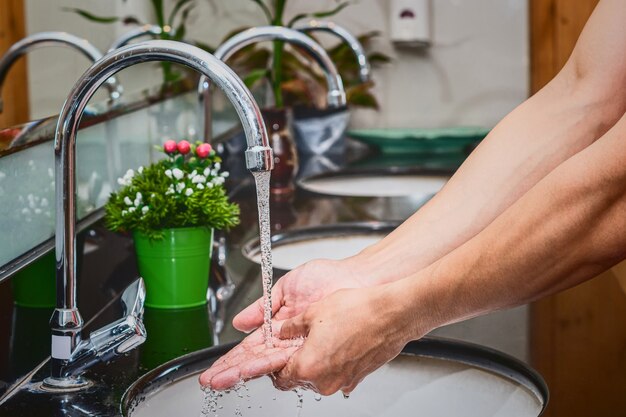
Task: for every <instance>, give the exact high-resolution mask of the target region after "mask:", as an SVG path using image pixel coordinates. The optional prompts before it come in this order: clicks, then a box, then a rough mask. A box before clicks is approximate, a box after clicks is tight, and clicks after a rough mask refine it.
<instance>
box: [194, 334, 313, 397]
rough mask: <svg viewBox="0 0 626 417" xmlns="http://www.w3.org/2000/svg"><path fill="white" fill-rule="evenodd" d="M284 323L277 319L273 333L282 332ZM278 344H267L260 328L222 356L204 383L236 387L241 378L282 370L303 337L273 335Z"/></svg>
mask: <svg viewBox="0 0 626 417" xmlns="http://www.w3.org/2000/svg"><path fill="white" fill-rule="evenodd" d="M281 324H282V323H281V322H273V323H272V328H273V329H272V330H273V334H279V332H280V327H281ZM273 343H274V347H273V348H269V347H267V346H266V345H265V341H264V337H263V330H262V329H257V330H256V331H254V332H253V333H252V334H250V335H249V336H248V337H246V338H245V339H244V340H243V341H242V342H241V343H240V344H238V345H237V346H235V347H234V348H233V349H232V350H230V351H229V352H228V353H226V354H225V355H224V356H222V357H221V358H220V359H218V360H217V361H216V362H215V363H214V364H213V365H212V366H211V368H209V369H207V370H206V371H204V372H203V373H202V375H200V384H201V385H202V386H208V387H211V388H212V389H215V390H224V389H228V388H231V387H233V386H234V385H236V384H237V383H239V382H240V381H246V380H248V379H252V378H256V377H259V376H263V375H267V374H268V373H270V372H273V371H274V370H278V369H282V368H283V367H284V366H285V364H286V363H287V361H288V360H289V358H290V357H291V356H292V355H293V354H294V352H295V351H296V350H297V349H298V347H300V346H301V345H302V339H300V340H281V339H279V338H277V337H274V338H273Z"/></svg>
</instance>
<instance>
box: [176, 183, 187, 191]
mask: <svg viewBox="0 0 626 417" xmlns="http://www.w3.org/2000/svg"><path fill="white" fill-rule="evenodd" d="M184 189H185V183H184V182H179V183H178V184H176V191H177V192H178V193H180V192H181V191H183V190H184Z"/></svg>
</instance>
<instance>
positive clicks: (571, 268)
mask: <svg viewBox="0 0 626 417" xmlns="http://www.w3.org/2000/svg"><path fill="white" fill-rule="evenodd" d="M624 21H626V2H623V1H622V0H602V1H601V2H600V4H599V5H598V7H597V8H596V10H595V11H594V13H593V15H592V16H591V18H590V20H589V22H588V23H587V25H586V27H585V29H584V31H583V33H582V35H581V37H580V39H579V41H578V43H577V45H576V48H575V50H574V52H573V54H572V56H571V57H570V59H569V61H568V62H567V64H566V65H565V67H564V68H563V70H562V71H561V72H560V73H559V75H558V76H557V77H555V79H553V80H552V81H551V82H550V83H549V84H548V85H547V86H546V87H545V88H543V89H542V90H541V91H539V92H538V93H537V94H535V95H534V96H533V97H531V98H530V99H529V100H527V101H526V102H525V103H523V104H522V105H520V106H519V107H518V108H517V109H515V110H514V111H513V112H512V113H511V114H509V115H508V116H507V117H506V118H504V119H503V120H502V121H501V122H500V123H499V124H498V125H497V126H496V127H495V128H494V129H493V131H492V132H491V133H490V134H489V136H488V137H487V138H486V139H485V140H484V141H483V142H482V143H481V145H480V146H479V147H478V148H477V149H476V151H475V152H473V153H472V155H471V156H470V157H469V158H468V159H467V161H466V162H465V163H464V164H463V166H462V167H461V168H460V169H459V170H458V171H457V173H456V174H455V175H454V176H453V177H452V179H451V180H450V181H449V182H448V184H447V185H446V186H445V187H444V189H443V190H442V191H441V192H440V193H438V194H437V196H436V197H435V198H433V199H432V200H431V201H430V202H429V203H428V204H427V205H425V206H424V207H423V208H422V209H420V210H419V211H418V212H417V213H416V214H415V215H413V216H412V217H411V218H409V219H408V220H407V221H406V222H405V223H404V224H403V225H401V226H400V227H399V228H398V229H396V230H395V231H394V232H393V233H391V234H390V235H389V236H388V237H386V238H385V239H383V240H382V241H381V242H380V243H378V244H375V245H373V246H371V247H369V248H367V249H365V250H364V251H363V252H361V253H360V254H358V255H356V256H354V257H352V258H348V259H345V260H342V261H327V260H319V261H313V262H310V263H307V264H305V265H303V266H302V267H299V268H297V269H295V270H294V271H292V272H290V273H289V274H287V275H285V276H284V277H283V278H281V279H280V280H279V281H278V282H277V283H276V285H275V290H274V297H275V305H276V308H275V311H274V313H275V318H276V319H278V320H281V322H280V324H279V326H280V330H278V329H277V331H279V335H280V338H281V340H282V342H279V343H286V342H287V341H289V342H292V343H294V342H293V341H292V340H291V339H293V338H300V339H298V340H302V338H303V337H304V338H306V339H304V342H303V343H300V344H298V346H294V345H291V346H288V347H286V348H284V349H282V350H281V349H280V348H275V349H271V350H266V349H265V348H264V347H263V345H262V340H261V339H260V337H259V333H258V331H256V332H255V333H253V334H251V335H250V336H249V337H248V338H246V340H244V342H243V344H244V345H245V346H246V349H245V352H246V353H247V354H245V355H244V354H241V353H242V351H237V350H233V351H232V352H230V353H229V354H227V355H226V356H225V359H224V361H225V364H227V365H224V364H223V366H214V367H212V368H211V369H209V370H207V371H206V372H205V373H204V374H202V376H201V377H200V383H201V384H203V385H210V386H212V387H213V388H215V389H223V388H228V387H230V386H232V385H234V384H235V383H236V382H238V381H239V378H240V377H243V378H244V379H246V378H248V377H249V376H250V375H251V374H254V375H253V376H258V375H264V374H270V373H272V374H273V375H274V384H275V385H276V386H277V387H278V388H281V389H291V388H293V387H295V386H298V385H302V384H304V385H307V386H309V387H311V388H313V389H315V390H317V391H318V392H320V393H322V394H324V395H329V394H332V393H334V392H337V391H338V390H343V391H344V392H351V391H352V390H353V389H354V388H355V387H356V385H357V384H358V383H359V382H360V381H361V380H362V379H363V378H364V377H365V376H367V375H368V374H369V373H371V372H372V371H374V370H375V369H377V368H378V367H380V366H382V365H383V364H385V363H386V362H388V361H389V360H391V359H393V358H394V357H395V356H396V355H397V354H398V353H399V352H400V350H401V349H402V347H403V346H404V345H405V344H406V343H407V342H409V341H411V340H415V339H418V338H420V337H422V336H423V335H424V334H426V333H428V332H429V331H431V330H433V329H435V328H437V327H439V326H443V325H446V324H450V323H454V322H457V321H461V320H464V319H467V318H471V317H475V316H478V315H481V314H485V313H489V312H492V311H496V310H499V309H503V308H508V307H513V306H516V305H520V304H523V303H526V302H530V301H532V300H536V299H538V298H540V297H543V296H545V295H548V294H552V293H555V292H558V291H560V290H563V289H565V288H569V287H571V286H573V285H576V284H578V283H580V282H582V281H584V280H586V279H589V278H592V277H594V276H596V275H597V274H598V273H600V272H602V271H604V270H606V269H607V268H609V267H611V266H613V265H615V264H616V263H618V262H619V261H621V260H623V259H624V258H626V253H624V249H623V248H624V247H626V233H625V232H626V219H625V218H624V217H623V215H622V214H623V213H624V212H625V211H624V210H625V209H626V195H624V186H623V184H625V181H626V118H625V117H624V112H625V111H626V98H625V96H626V95H624V94H620V93H619V92H620V91H624V88H625V87H626V56H625V55H624V54H619V53H616V51H623V50H626V26H624V25H623V22H624ZM616 92H618V93H616ZM529 277H530V278H529ZM259 306H260V304H259V303H258V302H257V303H255V304H253V305H252V306H250V307H248V308H247V309H245V310H244V311H242V312H241V313H240V314H239V315H238V316H237V317H235V320H234V321H233V324H234V325H235V327H236V328H238V329H240V330H243V331H251V330H253V329H255V328H257V327H258V326H260V325H261V324H262V320H263V318H262V313H261V311H260V308H259ZM282 320H284V322H283V321H282ZM276 349H278V351H276ZM250 352H253V354H250ZM277 352H280V353H277ZM262 358H267V359H262ZM250 363H254V369H253V370H254V372H251V371H250V369H251V366H250ZM253 376H250V377H253ZM235 377H237V379H235Z"/></svg>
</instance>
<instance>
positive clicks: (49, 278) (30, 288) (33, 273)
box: [11, 251, 56, 308]
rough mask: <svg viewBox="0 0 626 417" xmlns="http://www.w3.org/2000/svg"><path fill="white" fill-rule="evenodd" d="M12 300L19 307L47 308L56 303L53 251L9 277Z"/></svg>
mask: <svg viewBox="0 0 626 417" xmlns="http://www.w3.org/2000/svg"><path fill="white" fill-rule="evenodd" d="M11 284H12V286H13V300H14V301H15V304H16V305H18V306H21V307H34V308H49V307H54V306H55V305H56V261H55V259H54V251H52V252H49V253H47V254H45V255H44V256H42V257H41V258H39V259H37V260H36V261H35V262H33V263H32V264H30V265H28V266H27V267H26V268H24V269H22V270H20V271H19V272H17V273H16V274H15V275H14V276H13V278H11Z"/></svg>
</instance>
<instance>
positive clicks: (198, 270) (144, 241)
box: [133, 227, 213, 309]
mask: <svg viewBox="0 0 626 417" xmlns="http://www.w3.org/2000/svg"><path fill="white" fill-rule="evenodd" d="M164 235H165V236H164V239H163V240H160V241H150V239H148V238H147V237H146V236H145V235H143V234H141V233H139V232H134V233H133V238H134V240H135V251H136V253H137V264H138V266H139V273H140V274H141V276H142V277H143V279H144V281H145V283H146V303H145V305H146V306H148V307H152V308H170V309H173V308H190V307H198V306H201V305H204V304H206V302H207V300H206V293H207V289H208V287H209V266H210V264H211V250H212V248H213V229H210V228H206V227H188V228H176V229H167V230H165V231H164Z"/></svg>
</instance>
